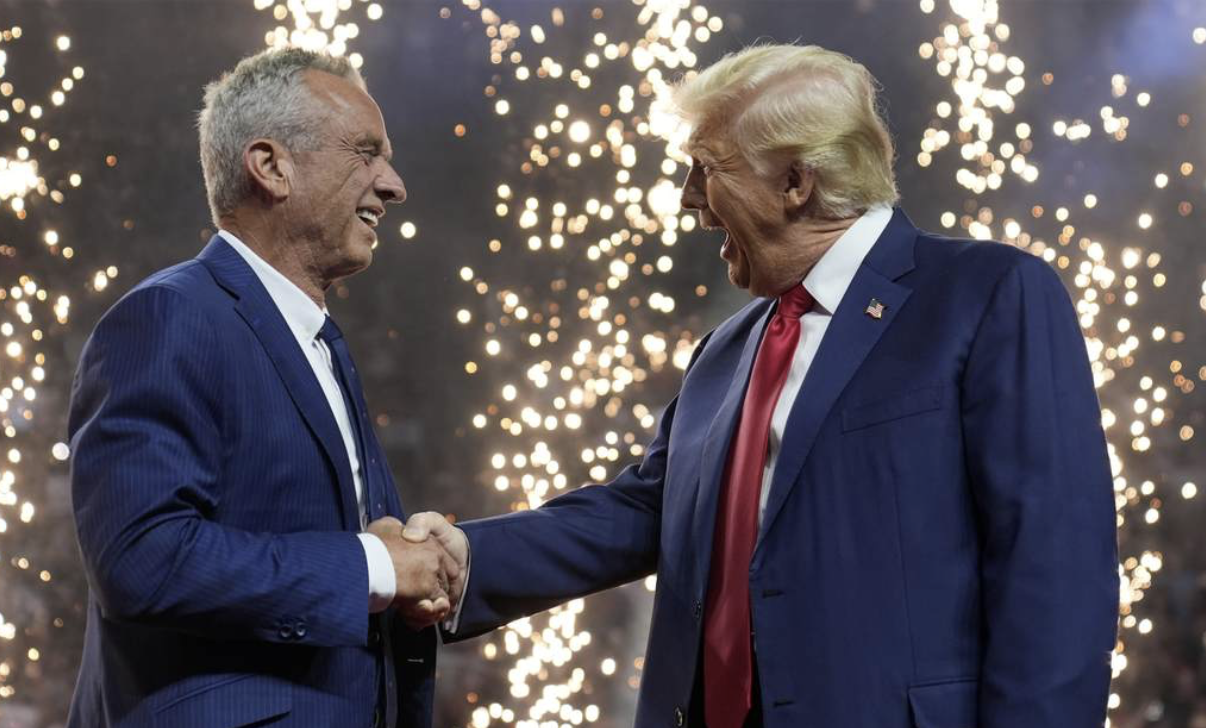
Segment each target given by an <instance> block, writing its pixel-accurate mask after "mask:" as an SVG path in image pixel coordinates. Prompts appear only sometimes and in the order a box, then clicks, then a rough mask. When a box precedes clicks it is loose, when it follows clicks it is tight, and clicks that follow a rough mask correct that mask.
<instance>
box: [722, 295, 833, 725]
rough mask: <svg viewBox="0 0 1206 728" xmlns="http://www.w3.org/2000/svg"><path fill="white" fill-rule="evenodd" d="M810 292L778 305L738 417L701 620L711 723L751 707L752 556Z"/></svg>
mask: <svg viewBox="0 0 1206 728" xmlns="http://www.w3.org/2000/svg"><path fill="white" fill-rule="evenodd" d="M812 303H813V301H812V296H810V295H808V291H806V290H804V286H802V285H797V286H795V287H793V288H792V289H791V290H790V291H788V292H787V293H784V294H783V295H782V296H780V297H779V307H778V309H777V310H776V311H775V315H774V317H773V318H771V321H770V325H768V326H767V327H766V333H765V334H764V335H763V337H762V344H761V345H760V346H759V347H758V356H757V358H755V359H754V368H753V372H752V373H751V374H750V383H749V386H748V387H747V388H746V390H745V403H744V404H743V405H742V409H741V419H740V420H739V421H738V423H737V431H736V433H735V434H734V436H733V445H732V449H731V450H730V451H729V462H728V468H727V470H726V472H725V486H724V490H723V492H722V493H721V499H720V509H719V511H718V512H717V514H716V532H715V536H714V540H713V543H712V568H711V573H710V574H709V577H708V596H707V611H706V616H705V618H704V674H703V681H704V714H705V719H706V720H707V725H708V728H741V726H742V724H743V723H744V722H745V717H746V714H748V713H749V710H750V694H751V690H752V683H753V656H752V654H751V649H750V561H751V559H753V557H754V544H755V541H756V540H757V537H758V503H759V501H760V499H761V495H762V471H763V468H764V466H765V465H766V449H767V443H768V439H769V437H770V423H771V416H772V415H773V414H774V412H775V403H776V402H778V400H779V392H781V391H782V390H783V382H784V381H786V379H787V372H788V370H789V369H790V368H791V361H792V358H793V357H794V356H795V353H796V344H797V343H798V342H799V340H800V317H801V316H803V315H804V313H805V312H806V311H808V310H809V309H810V308H812Z"/></svg>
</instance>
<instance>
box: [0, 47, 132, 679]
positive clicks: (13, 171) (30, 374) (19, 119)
mask: <svg viewBox="0 0 1206 728" xmlns="http://www.w3.org/2000/svg"><path fill="white" fill-rule="evenodd" d="M23 37H24V34H23V32H22V30H21V28H20V27H19V26H14V27H11V28H7V29H4V30H0V98H2V99H3V100H4V108H0V140H3V142H2V143H3V145H4V146H3V147H0V152H3V154H0V204H2V205H3V207H4V208H5V209H6V210H7V212H8V213H10V214H12V215H14V216H15V217H16V219H17V220H18V221H21V222H24V223H26V224H27V225H32V221H30V220H29V217H30V211H31V209H32V207H33V206H34V205H35V203H36V202H37V201H39V200H43V199H45V200H49V201H50V202H51V203H53V204H55V205H57V204H60V203H62V202H63V200H64V198H65V193H64V190H65V189H72V188H76V187H79V186H80V185H81V184H82V182H83V178H82V177H81V175H80V174H79V173H78V172H70V173H67V174H65V175H63V182H62V183H54V182H51V181H48V180H47V178H46V176H45V175H44V172H43V169H44V168H45V167H46V166H55V165H54V156H55V154H56V153H57V152H59V151H60V150H61V147H62V145H61V143H60V141H59V139H58V138H57V137H55V136H54V135H53V134H52V133H50V132H49V131H46V130H45V129H42V128H41V127H42V126H43V123H44V122H45V121H46V119H47V117H48V116H49V115H50V114H51V113H52V112H53V111H54V110H56V109H57V108H58V107H61V106H63V105H64V104H65V103H66V102H67V99H68V96H69V94H70V93H71V92H72V91H73V90H74V89H75V88H76V86H77V84H78V83H79V82H80V81H81V80H82V79H83V78H84V69H83V68H82V67H81V66H75V67H74V68H72V69H71V70H70V72H69V73H67V74H66V75H64V76H63V77H62V79H60V81H59V82H58V84H57V85H56V86H55V87H54V88H52V89H51V90H49V91H48V92H46V93H45V98H44V99H43V98H39V100H29V99H27V98H26V97H24V96H23V95H22V93H21V89H19V88H17V87H16V86H15V85H14V84H13V83H12V82H11V81H9V80H7V70H8V69H7V66H8V64H9V63H10V61H11V60H12V59H11V58H10V56H9V53H10V49H14V48H15V46H16V45H17V44H18V43H19V42H21V41H22V39H23ZM26 42H28V41H26ZM52 42H53V45H54V50H55V51H56V52H57V53H59V54H64V55H65V54H67V53H68V52H69V51H70V50H71V38H70V37H68V36H65V35H61V36H58V37H57V38H54V39H53V41H52ZM10 144H11V145H12V146H11V149H10V148H8V147H9V145H10ZM39 157H42V158H43V159H47V160H50V163H49V165H43V164H41V163H40V162H39ZM0 214H4V213H0ZM19 232H20V235H19V236H18V240H17V242H16V244H11V243H9V242H8V241H3V240H0V259H13V260H17V261H18V262H21V259H26V260H30V259H32V258H34V257H35V256H38V255H42V254H49V255H51V256H55V257H56V258H57V259H58V260H62V261H66V260H70V259H71V258H72V257H73V256H74V252H75V251H74V249H73V248H72V247H71V246H70V245H67V244H66V243H65V241H64V240H62V239H61V236H60V234H59V232H57V231H56V230H54V229H53V228H49V227H48V228H44V229H43V230H41V231H40V232H36V231H33V230H29V229H28V228H27V227H24V226H22V227H21V228H20V229H19ZM110 273H111V274H112V275H113V276H116V275H117V269H116V268H111V269H109V270H108V271H101V272H99V273H98V275H100V276H103V277H104V278H105V280H106V281H107V280H108V279H109V278H110V277H111V276H110ZM0 286H3V287H0V557H2V558H3V559H4V560H5V561H7V562H8V563H9V565H10V566H11V567H12V568H14V569H16V570H18V571H19V572H32V573H33V574H35V575H36V578H37V580H38V581H39V582H41V583H48V582H50V581H52V580H53V578H54V577H53V575H52V574H51V573H50V572H49V571H47V570H45V569H38V568H37V567H36V566H35V565H34V564H33V563H32V562H31V561H30V559H29V558H28V557H27V556H25V555H23V554H22V553H21V551H20V548H19V546H18V547H17V548H12V547H10V543H8V542H6V541H5V538H6V536H8V538H12V536H11V534H12V533H14V532H16V531H18V530H19V529H20V528H23V527H30V524H32V522H33V521H34V519H35V518H36V516H37V508H36V507H35V505H34V503H33V501H32V500H31V498H30V496H29V494H28V493H26V492H24V490H23V486H24V485H26V484H25V483H24V482H23V478H22V475H21V474H22V471H23V469H24V468H25V467H26V466H27V465H28V464H29V461H30V460H31V459H34V458H38V457H39V453H36V452H33V451H31V445H30V444H29V443H31V442H34V440H33V439H32V438H31V437H30V436H31V434H32V433H33V431H34V430H33V428H34V426H35V425H36V420H37V416H38V414H39V409H38V393H39V387H40V386H41V384H42V383H43V382H44V381H45V380H46V377H47V369H48V367H50V366H51V363H50V362H49V361H48V358H47V356H46V353H45V351H44V350H43V347H44V346H45V344H46V340H47V337H48V336H49V335H50V334H51V333H52V330H53V329H54V328H56V327H61V326H64V325H65V324H66V323H67V321H68V316H69V314H70V310H71V299H70V297H68V296H66V295H62V294H55V293H53V292H52V291H51V290H49V289H48V288H47V287H46V286H45V285H44V284H43V282H41V281H40V280H39V279H38V277H37V276H35V275H33V274H29V273H26V274H21V275H18V276H16V277H15V279H13V280H5V281H0ZM68 454H69V453H68V448H67V445H66V444H65V443H61V442H60V443H55V444H54V446H53V447H52V448H51V451H50V453H49V455H50V460H51V461H52V462H62V461H64V460H66V459H67V457H68ZM17 541H18V543H19V539H17ZM19 578H20V577H19V576H12V577H3V579H4V580H10V579H11V580H13V582H14V583H15V582H16V580H17V579H19ZM5 606H12V605H4V604H0V608H3V607H5ZM21 616H23V615H22V614H21V613H20V610H19V611H18V613H17V614H15V615H13V614H10V615H5V614H3V613H2V612H0V699H7V698H11V697H13V696H14V695H15V694H16V688H15V687H14V686H13V685H11V684H8V683H9V682H10V680H11V679H12V678H14V677H15V676H17V675H19V674H22V673H28V674H36V663H37V662H38V661H39V660H40V659H41V656H42V655H41V650H40V649H39V647H38V646H36V645H31V644H29V642H30V640H29V639H28V637H27V636H26V635H25V634H23V629H22V625H20V624H18V622H17V621H14V620H19V619H20V618H21Z"/></svg>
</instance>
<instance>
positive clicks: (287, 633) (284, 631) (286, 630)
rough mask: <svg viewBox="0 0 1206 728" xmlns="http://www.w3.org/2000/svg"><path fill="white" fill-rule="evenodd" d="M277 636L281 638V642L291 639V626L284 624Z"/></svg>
mask: <svg viewBox="0 0 1206 728" xmlns="http://www.w3.org/2000/svg"><path fill="white" fill-rule="evenodd" d="M279 634H280V636H281V639H283V640H287V639H290V638H291V637H293V625H292V624H290V623H288V622H285V623H284V624H282V625H281V628H280V630H279Z"/></svg>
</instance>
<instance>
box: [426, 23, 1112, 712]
mask: <svg viewBox="0 0 1206 728" xmlns="http://www.w3.org/2000/svg"><path fill="white" fill-rule="evenodd" d="M676 101H677V104H678V107H679V109H680V110H681V113H682V115H683V117H684V118H685V119H686V120H687V121H688V122H689V123H690V124H691V125H692V129H693V130H692V134H691V137H690V140H689V142H688V144H687V147H686V151H687V152H688V153H689V154H690V156H691V158H692V166H691V170H690V172H689V173H688V175H687V179H686V182H685V184H684V186H683V196H682V204H683V206H684V207H685V208H688V209H692V210H696V211H697V212H698V214H699V218H700V223H701V225H702V226H703V227H705V228H707V229H715V230H723V231H724V233H725V240H724V243H723V245H722V247H721V249H720V255H721V257H722V258H723V259H724V260H725V262H726V263H727V265H728V274H729V278H730V280H731V281H732V282H733V284H734V285H736V286H738V287H741V288H746V289H748V290H749V291H750V293H751V294H753V295H754V296H757V297H758V298H756V299H755V300H754V301H753V302H751V303H750V304H748V305H747V306H745V307H744V308H743V309H742V310H740V311H738V312H737V313H736V314H734V315H733V316H732V317H730V318H729V319H728V320H726V321H725V322H724V323H722V324H721V325H720V326H718V327H717V328H716V329H715V330H713V331H712V332H710V333H709V334H708V335H707V336H705V337H704V338H703V339H702V340H701V341H700V342H699V345H698V346H697V348H696V350H695V353H694V356H693V357H692V360H691V363H690V365H689V366H688V368H687V372H686V375H685V376H684V379H683V383H682V387H681V389H680V391H679V394H678V396H677V397H676V398H675V400H674V401H673V402H671V404H670V406H669V407H668V408H667V409H666V411H665V413H664V414H663V415H662V419H661V424H660V426H659V429H658V431H657V435H656V437H655V439H654V440H653V443H652V444H651V445H650V446H649V448H648V450H647V451H646V454H645V457H644V460H643V461H642V462H641V463H640V464H639V465H634V466H632V467H629V468H628V469H626V470H625V471H623V472H622V473H621V474H620V475H619V476H617V477H616V479H615V480H613V481H612V482H611V483H610V484H608V485H607V486H606V487H586V488H581V489H579V490H577V491H574V492H571V493H569V494H567V495H564V496H561V497H559V498H556V499H554V500H552V501H550V502H548V503H547V504H545V505H544V506H543V507H541V508H538V509H535V510H532V511H528V512H522V513H516V514H513V515H507V516H502V517H498V518H492V519H486V520H482V521H477V522H471V523H466V524H463V526H462V528H463V531H462V530H458V529H454V528H452V527H451V526H448V525H447V524H446V523H445V522H444V521H443V520H441V519H439V518H438V517H436V516H434V515H432V514H419V515H417V516H415V517H413V518H412V519H411V522H410V524H409V527H410V528H411V529H413V532H414V533H415V535H416V537H417V536H420V535H424V534H426V533H427V532H428V531H430V532H431V533H432V534H434V535H435V537H436V538H438V539H439V540H440V541H441V542H442V543H443V544H444V545H445V547H446V548H448V549H450V550H452V551H453V552H454V553H456V554H457V555H458V558H460V559H462V560H463V559H464V558H465V557H466V555H467V552H468V551H469V550H470V549H469V547H470V546H471V547H472V549H471V550H472V555H473V574H472V577H471V578H470V579H469V582H468V584H467V586H466V591H465V596H464V602H463V610H464V611H463V612H462V614H461V621H460V625H459V627H460V629H459V631H458V632H457V634H456V636H457V637H467V636H472V635H474V634H479V633H481V632H483V631H485V630H488V629H491V628H493V627H495V626H497V625H499V624H501V623H504V622H507V621H508V620H511V619H514V618H516V617H519V616H521V615H526V614H531V613H533V612H536V611H539V610H541V609H545V608H547V607H549V606H551V605H553V604H555V603H557V602H560V601H563V600H566V599H569V598H572V597H577V596H580V595H583V594H587V593H590V592H593V591H596V590H599V589H603V588H607V587H610V586H612V585H615V584H620V583H623V582H627V581H631V580H633V579H637V578H640V577H643V576H645V575H646V574H649V573H651V572H654V571H656V573H657V575H658V579H657V594H656V597H655V602H654V608H653V624H652V628H651V630H650V635H649V647H648V651H647V653H646V658H645V664H644V669H643V679H642V685H641V693H640V699H639V706H638V710H637V717H636V725H638V726H642V727H644V726H662V725H672V726H683V725H690V726H707V728H741V727H742V726H764V725H765V726H776V727H781V728H973V727H978V728H1097V727H1099V726H1101V725H1102V723H1103V722H1104V719H1105V712H1106V702H1107V695H1108V686H1109V680H1110V651H1111V649H1112V648H1113V646H1114V636H1115V626H1116V617H1117V605H1118V577H1117V558H1116V544H1115V524H1114V502H1113V488H1112V482H1111V476H1110V468H1109V463H1108V459H1107V453H1106V445H1105V440H1104V437H1103V435H1102V430H1101V416H1100V412H1099V408H1098V403H1097V399H1096V395H1095V392H1094V387H1093V377H1092V373H1091V371H1090V368H1089V363H1088V357H1087V356H1086V351H1085V345H1084V340H1083V338H1082V336H1081V333H1080V329H1079V326H1078V325H1077V317H1076V315H1075V312H1074V310H1073V307H1072V306H1071V304H1070V301H1069V299H1068V295H1067V293H1066V292H1065V290H1064V288H1063V286H1062V284H1061V283H1060V280H1059V278H1058V277H1057V276H1056V274H1055V273H1054V272H1053V271H1052V270H1051V269H1050V268H1049V267H1048V266H1047V265H1046V264H1045V263H1044V262H1043V261H1042V260H1040V259H1038V258H1036V257H1033V256H1030V255H1027V254H1026V253H1024V252H1021V251H1019V250H1018V249H1016V248H1014V247H1011V246H1007V245H1002V244H998V243H991V242H976V241H971V240H951V239H947V238H942V237H938V236H935V235H931V234H929V233H925V232H922V231H920V230H918V229H917V228H916V227H914V226H913V224H912V223H911V222H910V221H909V219H908V218H907V217H906V216H905V214H904V213H903V212H902V211H900V210H899V209H893V207H892V206H893V204H894V203H895V202H896V200H897V193H896V186H895V182H894V177H893V173H892V157H893V151H892V143H891V140H890V137H889V135H888V132H887V129H886V127H885V124H884V121H883V119H882V118H881V116H880V114H879V112H878V105H877V99H876V85H875V82H874V80H873V78H872V77H871V75H870V73H868V71H867V69H865V68H864V67H863V66H861V65H859V64H858V63H856V62H854V61H852V60H851V59H849V58H847V57H845V56H843V55H840V54H838V53H834V52H831V51H827V50H824V49H822V48H817V47H814V46H809V47H797V46H791V45H768V46H761V47H755V48H750V49H747V50H745V51H742V52H740V53H736V54H733V55H730V56H728V57H726V58H724V59H723V60H721V61H720V62H718V63H716V64H715V65H713V66H711V67H710V68H708V69H706V70H704V71H702V72H701V73H699V74H698V75H697V76H694V77H690V78H688V79H687V80H686V81H685V82H684V83H683V84H682V85H681V86H679V88H678V92H677V96H676ZM466 537H467V538H466Z"/></svg>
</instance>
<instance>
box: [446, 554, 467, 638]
mask: <svg viewBox="0 0 1206 728" xmlns="http://www.w3.org/2000/svg"><path fill="white" fill-rule="evenodd" d="M472 567H473V552H472V551H470V552H469V555H468V558H466V559H465V582H464V586H462V587H461V600H460V601H459V602H457V603H456V607H455V608H453V610H452V614H450V615H448V619H445V620H444V624H443V627H444V631H445V632H447V633H448V634H450V635H455V634H456V631H457V630H458V629H459V628H460V626H461V607H463V606H464V605H465V595H466V594H468V593H469V572H470V569H471V568H472Z"/></svg>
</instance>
